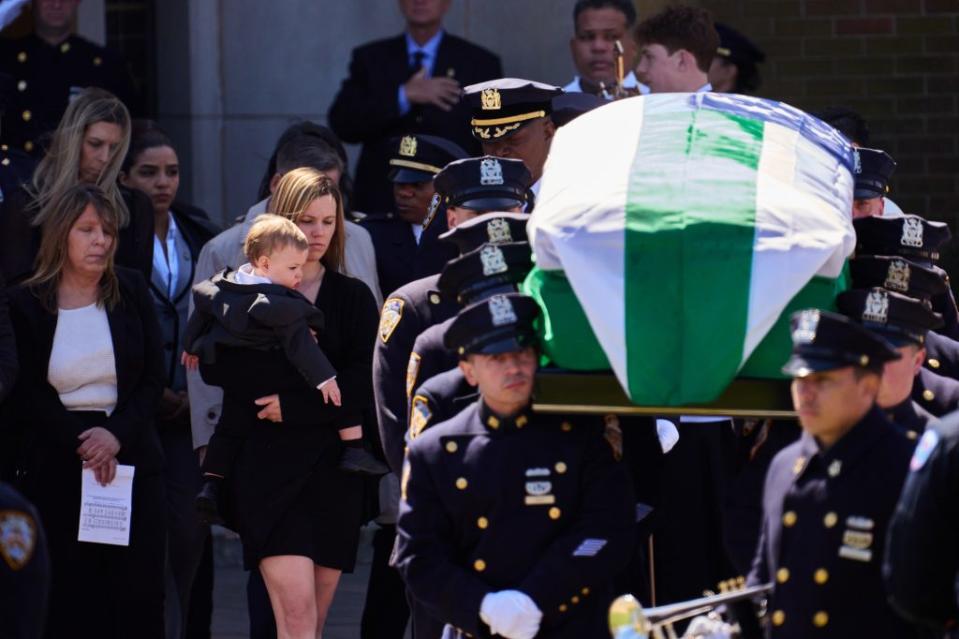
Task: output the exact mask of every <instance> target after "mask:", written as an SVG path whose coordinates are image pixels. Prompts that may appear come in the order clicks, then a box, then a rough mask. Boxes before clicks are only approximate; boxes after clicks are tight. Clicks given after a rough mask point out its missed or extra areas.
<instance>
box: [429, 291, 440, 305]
mask: <svg viewBox="0 0 959 639" xmlns="http://www.w3.org/2000/svg"><path fill="white" fill-rule="evenodd" d="M430 302H431V303H433V304H439V303H440V296H439V295H437V294H436V293H430Z"/></svg>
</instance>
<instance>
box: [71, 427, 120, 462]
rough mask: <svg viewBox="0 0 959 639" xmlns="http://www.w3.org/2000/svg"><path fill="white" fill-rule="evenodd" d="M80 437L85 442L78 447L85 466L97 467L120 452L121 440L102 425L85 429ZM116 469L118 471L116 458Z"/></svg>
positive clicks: (78, 453) (78, 452)
mask: <svg viewBox="0 0 959 639" xmlns="http://www.w3.org/2000/svg"><path fill="white" fill-rule="evenodd" d="M78 439H79V440H80V441H81V442H83V443H82V444H80V447H79V448H77V455H79V456H80V459H82V460H83V467H84V468H97V467H98V466H101V465H103V464H105V463H106V462H108V461H109V460H110V459H111V458H113V457H116V456H117V453H119V452H120V441H119V440H118V439H117V438H116V437H115V436H114V435H113V433H111V432H110V431H108V430H107V429H106V428H103V427H102V426H94V427H93V428H89V429H87V430H85V431H83V432H82V433H80V435H79V437H78ZM114 471H116V460H114Z"/></svg>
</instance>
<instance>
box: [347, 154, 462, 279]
mask: <svg viewBox="0 0 959 639" xmlns="http://www.w3.org/2000/svg"><path fill="white" fill-rule="evenodd" d="M464 157H466V152H465V151H463V149H461V148H460V147H458V146H456V145H455V144H453V143H452V142H450V141H448V140H444V139H443V138H438V137H435V136H432V135H407V136H403V137H402V138H400V139H399V140H395V141H394V146H393V155H392V156H391V157H390V172H389V174H388V177H389V179H390V181H391V182H392V183H393V202H394V205H395V208H394V212H393V213H383V214H377V215H369V216H367V217H365V218H364V219H363V220H362V224H363V226H364V227H365V228H366V230H368V231H369V232H370V236H371V238H372V239H373V246H374V248H375V249H376V271H377V275H378V276H379V279H380V290H381V291H382V292H383V297H384V298H385V297H387V296H388V295H389V294H390V293H392V292H393V291H395V290H396V289H398V288H399V287H401V286H403V285H404V284H407V283H408V282H412V281H413V280H414V279H415V278H416V276H417V273H419V272H425V273H427V274H429V273H436V272H438V271H439V270H440V268H441V267H442V266H443V264H445V263H446V260H448V259H450V258H451V257H454V256H455V253H453V252H452V250H451V249H449V248H448V247H445V246H441V245H437V244H436V243H435V242H426V243H425V244H424V237H423V222H424V220H425V219H426V216H427V212H428V211H429V208H430V201H431V200H432V199H433V194H434V190H433V178H434V177H435V176H436V174H437V173H439V172H440V171H442V170H443V167H444V166H446V165H447V164H448V163H449V162H452V161H453V160H458V159H460V158H464ZM420 262H426V263H425V264H420ZM431 267H432V268H431Z"/></svg>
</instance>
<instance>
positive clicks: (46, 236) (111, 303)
mask: <svg viewBox="0 0 959 639" xmlns="http://www.w3.org/2000/svg"><path fill="white" fill-rule="evenodd" d="M88 206H92V207H93V210H94V211H96V214H97V217H99V218H100V223H101V224H103V227H104V232H105V233H106V234H107V235H109V236H110V237H112V238H113V242H111V243H110V250H109V252H108V254H107V264H106V270H105V271H104V272H103V275H102V276H101V277H100V284H99V290H98V293H97V305H98V306H100V307H104V306H106V307H107V308H108V309H110V310H112V309H113V308H114V307H115V306H116V305H117V303H118V302H119V301H120V285H119V283H118V282H117V276H116V271H115V269H114V264H113V258H114V256H115V255H116V252H117V229H118V227H119V216H118V215H117V211H116V208H115V207H114V205H113V202H112V201H111V200H110V198H109V197H107V194H106V193H104V192H103V189H101V188H100V187H98V186H95V185H93V184H75V185H74V186H72V187H69V188H68V189H66V190H65V191H64V192H63V193H60V194H59V195H58V196H57V198H56V199H55V200H54V201H53V202H51V204H50V208H51V211H52V214H51V215H49V216H48V217H47V218H46V220H45V221H44V223H43V226H42V227H41V240H40V250H39V251H38V252H37V257H36V260H35V262H34V264H35V268H34V271H33V275H32V276H31V277H30V279H28V280H27V281H26V282H25V285H26V286H27V287H29V288H30V289H31V290H33V292H34V294H35V295H36V296H37V298H38V299H39V300H40V302H41V304H42V305H43V307H44V308H45V309H47V310H48V311H49V312H51V313H56V312H57V289H58V288H59V286H60V281H61V280H62V279H63V268H64V266H65V265H66V263H67V259H68V257H69V256H68V253H67V252H68V246H69V238H70V231H71V230H73V226H74V224H76V222H77V220H78V219H79V218H80V216H81V215H83V212H84V211H85V210H86V209H87V207H88Z"/></svg>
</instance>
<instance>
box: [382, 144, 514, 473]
mask: <svg viewBox="0 0 959 639" xmlns="http://www.w3.org/2000/svg"><path fill="white" fill-rule="evenodd" d="M500 162H502V160H501V161H500ZM511 162H515V163H516V164H518V165H520V166H519V167H518V168H522V163H520V162H518V161H516V160H512V161H511ZM523 170H524V171H525V169H523ZM526 175H527V176H528V173H527V174H526ZM528 186H529V185H528V182H527V186H526V187H525V188H524V190H523V192H524V193H525V191H526V189H528ZM481 201H482V200H479V202H481ZM515 201H517V202H518V200H515ZM476 205H477V206H478V205H479V204H478V203H477V204H476ZM450 211H453V213H452V214H451V213H450ZM467 211H469V213H467ZM472 211H473V210H472V209H467V208H465V207H457V206H451V207H449V208H448V209H447V216H448V217H451V215H457V216H461V217H462V222H461V223H457V224H456V225H455V226H454V228H453V229H451V230H450V231H449V232H448V233H446V234H444V236H443V237H442V238H441V239H443V240H444V241H446V242H451V243H452V245H453V246H455V247H456V248H457V249H458V250H459V251H460V252H461V253H466V252H469V251H471V250H473V249H475V248H476V247H478V246H480V245H481V244H483V243H486V242H490V241H491V240H492V239H497V240H498V241H509V240H508V239H507V238H519V239H521V240H525V239H526V222H527V218H528V217H529V216H527V215H525V214H522V213H491V214H484V215H482V216H479V217H475V216H474V214H473V213H472ZM471 216H473V217H471ZM461 227H462V228H461ZM457 229H460V230H459V231H457ZM471 229H474V230H471ZM439 278H440V276H439V275H438V274H437V275H435V276H431V277H429V278H423V279H420V280H416V281H414V282H411V283H410V284H408V285H406V286H404V287H402V288H400V289H399V290H398V291H396V292H394V293H393V295H391V296H390V297H389V298H388V299H387V300H386V302H384V303H383V311H382V313H381V314H380V326H379V336H378V339H377V340H376V347H375V348H374V351H373V393H374V395H375V397H376V410H377V417H378V418H379V430H380V441H381V442H382V444H383V450H384V453H385V455H386V461H387V463H388V464H389V465H390V468H392V469H393V471H394V472H396V473H397V474H398V473H399V471H400V469H401V468H402V465H403V451H404V448H405V444H404V438H405V437H406V428H407V418H408V416H409V412H408V410H409V408H408V401H409V396H410V393H411V391H412V390H413V388H414V381H413V380H415V379H416V377H417V374H418V370H419V360H420V358H419V355H416V354H415V353H413V352H412V351H413V344H414V342H415V341H416V338H417V336H419V334H420V333H421V332H422V331H424V330H426V329H427V328H429V327H430V326H433V325H434V324H439V323H440V322H443V321H445V320H447V319H448V318H450V317H452V316H453V315H455V314H456V311H457V310H458V309H459V305H458V304H457V303H456V300H455V298H450V297H448V296H445V295H443V294H442V293H441V291H440V288H439Z"/></svg>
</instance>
